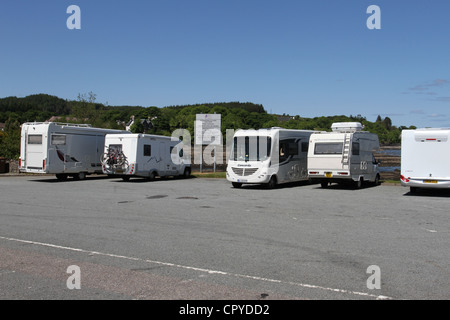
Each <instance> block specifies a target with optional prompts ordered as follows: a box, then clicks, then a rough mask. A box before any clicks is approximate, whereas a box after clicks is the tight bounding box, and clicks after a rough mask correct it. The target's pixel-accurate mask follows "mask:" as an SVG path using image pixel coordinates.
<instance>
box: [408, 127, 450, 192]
mask: <svg viewBox="0 0 450 320" xmlns="http://www.w3.org/2000/svg"><path fill="white" fill-rule="evenodd" d="M449 138H450V128H430V129H416V130H403V131H402V153H401V175H400V182H401V184H402V185H403V186H405V187H410V190H411V192H415V191H416V190H417V188H450V141H449V140H450V139H449Z"/></svg>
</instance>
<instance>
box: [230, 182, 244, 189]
mask: <svg viewBox="0 0 450 320" xmlns="http://www.w3.org/2000/svg"><path fill="white" fill-rule="evenodd" d="M231 184H232V185H233V187H234V188H240V187H242V183H239V182H232V183H231Z"/></svg>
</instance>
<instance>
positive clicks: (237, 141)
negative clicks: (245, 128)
mask: <svg viewBox="0 0 450 320" xmlns="http://www.w3.org/2000/svg"><path fill="white" fill-rule="evenodd" d="M271 145H272V139H271V138H270V137H266V136H261V137H260V136H256V137H254V136H253V137H234V139H233V149H232V154H231V159H232V160H234V161H264V160H266V159H268V158H269V156H270V151H271Z"/></svg>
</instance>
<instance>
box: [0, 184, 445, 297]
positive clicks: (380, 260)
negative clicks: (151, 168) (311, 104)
mask: <svg viewBox="0 0 450 320" xmlns="http://www.w3.org/2000/svg"><path fill="white" fill-rule="evenodd" d="M449 206H450V193H449V192H447V191H436V192H419V193H418V194H414V195H413V194H410V193H409V190H408V189H406V188H403V187H400V186H390V185H381V186H376V187H374V186H366V187H364V188H362V189H360V190H353V189H350V188H345V187H340V186H337V185H336V186H335V185H333V186H331V187H329V188H327V189H322V188H321V187H320V185H310V184H307V183H301V184H295V185H286V186H283V187H279V188H277V189H274V190H268V189H264V188H261V187H258V186H244V187H243V188H241V189H234V188H232V187H231V184H230V183H229V182H227V181H226V180H224V179H203V178H192V179H164V180H160V179H157V180H155V181H151V182H149V181H146V180H141V179H136V180H131V181H129V182H123V181H122V180H120V179H109V178H105V177H103V176H90V177H88V178H87V179H86V180H84V181H67V182H62V183H61V182H57V181H56V179H55V178H54V177H53V176H48V177H47V176H17V177H14V176H11V177H1V178H0V299H150V300H159V299H167V300H172V299H183V300H185V299H186V300H191V299H192V300H196V299H204V300H221V299H255V300H258V299H274V300H296V299H338V300H341V299H350V300H358V299H425V300H426V299H449V298H450V276H449V265H450V250H449V249H448V244H449V243H450V241H449V240H450V213H449V209H448V208H449ZM69 266H77V267H79V271H80V273H79V278H77V279H76V281H78V283H81V288H80V289H77V288H76V289H75V290H73V288H72V290H71V289H70V288H69V285H68V281H69V278H70V277H71V275H72V274H71V273H69V272H68V267H69ZM374 270H376V271H374ZM76 281H75V282H76ZM75 282H74V283H75Z"/></svg>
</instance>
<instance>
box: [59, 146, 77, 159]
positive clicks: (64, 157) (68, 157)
mask: <svg viewBox="0 0 450 320" xmlns="http://www.w3.org/2000/svg"><path fill="white" fill-rule="evenodd" d="M55 147H56V153H57V154H58V158H59V160H61V161H62V162H79V161H78V160H77V159H75V158H74V157H71V156H70V155H65V154H64V153H63V152H62V151H61V150H59V149H58V147H57V146H55Z"/></svg>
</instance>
